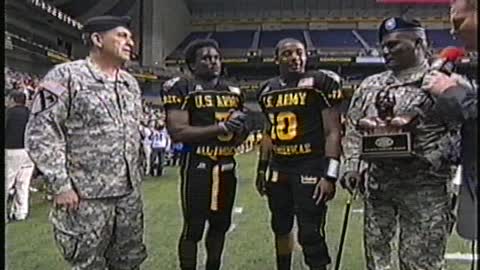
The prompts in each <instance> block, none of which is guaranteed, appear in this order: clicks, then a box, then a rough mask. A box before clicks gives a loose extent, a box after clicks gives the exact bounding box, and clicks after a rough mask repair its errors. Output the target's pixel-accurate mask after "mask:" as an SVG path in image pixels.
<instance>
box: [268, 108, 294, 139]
mask: <svg viewBox="0 0 480 270" xmlns="http://www.w3.org/2000/svg"><path fill="white" fill-rule="evenodd" d="M268 118H269V120H270V123H271V124H272V126H271V129H270V137H271V138H272V140H277V139H278V140H281V141H288V140H293V139H294V138H295V137H296V136H297V126H298V122H297V116H296V115H295V114H294V113H292V112H280V113H269V114H268Z"/></svg>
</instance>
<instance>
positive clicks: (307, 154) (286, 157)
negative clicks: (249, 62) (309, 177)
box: [257, 71, 343, 174]
mask: <svg viewBox="0 0 480 270" xmlns="http://www.w3.org/2000/svg"><path fill="white" fill-rule="evenodd" d="M257 98H258V102H259V103H260V107H261V108H262V111H263V113H264V114H265V116H266V118H267V119H268V122H269V125H268V126H269V130H267V132H268V135H269V136H270V137H271V139H272V143H273V155H272V159H271V161H270V167H271V168H272V169H275V170H278V171H285V172H294V173H305V174H316V173H320V172H322V171H323V169H322V168H323V167H322V166H323V164H324V161H325V157H324V153H325V136H324V128H323V120H322V113H321V112H322V110H324V109H326V108H330V107H332V106H335V105H337V104H339V103H340V102H341V100H342V98H343V95H342V92H341V79H340V77H339V76H338V75H337V74H336V73H334V72H332V71H317V72H307V73H305V74H304V75H302V76H301V77H300V78H299V79H298V80H295V81H291V82H284V81H282V79H281V78H280V77H276V78H273V79H270V80H268V81H266V82H264V83H263V84H262V85H261V88H260V91H259V93H258V96H257Z"/></svg>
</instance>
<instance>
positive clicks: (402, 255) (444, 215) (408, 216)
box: [364, 184, 453, 270]
mask: <svg viewBox="0 0 480 270" xmlns="http://www.w3.org/2000/svg"><path fill="white" fill-rule="evenodd" d="M367 194H368V195H367V196H366V199H365V215H364V218H365V220H364V246H365V257H366V262H367V269H368V270H387V269H392V270H393V269H397V267H393V265H392V264H393V261H392V257H391V255H392V240H394V237H395V235H396V233H397V230H398V231H399V241H398V259H399V262H400V268H399V269H400V270H440V269H442V267H443V266H444V255H445V250H446V245H447V238H448V236H449V230H450V229H451V226H452V225H453V224H452V223H453V217H452V216H451V200H450V195H449V194H448V192H447V189H446V186H442V185H438V186H430V187H415V188H412V187H411V186H410V187H409V186H408V185H403V186H402V187H396V186H385V185H384V186H382V184H377V185H376V189H373V190H372V189H371V188H369V190H368V192H367Z"/></svg>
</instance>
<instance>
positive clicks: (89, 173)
mask: <svg viewBox="0 0 480 270" xmlns="http://www.w3.org/2000/svg"><path fill="white" fill-rule="evenodd" d="M129 21H130V20H129V18H125V17H122V18H119V17H111V16H103V17H95V18H91V19H90V20H88V21H87V22H86V24H85V25H84V31H85V35H84V37H86V42H87V45H89V46H90V48H91V49H90V55H89V57H87V58H86V59H83V60H78V61H74V62H70V63H65V64H61V65H57V66H55V67H54V68H53V69H52V70H51V71H50V72H48V74H47V75H46V76H45V78H43V80H42V82H41V84H40V86H39V89H38V93H37V94H36V96H35V99H34V103H33V107H32V115H31V117H30V119H29V123H28V126H27V130H26V136H25V137H26V138H27V139H26V144H27V148H28V152H29V154H30V156H31V157H32V159H33V161H34V162H35V164H36V165H37V166H38V169H39V170H40V171H41V172H42V173H43V174H44V175H45V177H46V179H47V181H48V183H49V186H50V189H51V190H52V191H53V193H54V194H55V196H54V205H53V208H52V210H51V212H50V221H51V222H52V223H53V231H54V237H55V240H56V243H57V244H58V246H59V249H60V251H61V252H62V255H63V257H64V258H65V260H66V261H68V263H69V264H70V265H71V266H72V269H111V270H112V269H139V266H140V264H141V263H142V262H143V261H144V260H145V258H146V257H147V253H146V248H145V245H144V244H143V202H142V197H141V194H140V183H141V176H140V167H139V164H138V163H139V150H140V132H139V124H140V119H139V118H140V116H141V115H142V104H141V98H140V96H141V92H140V88H139V85H138V83H137V81H136V80H135V78H134V77H133V76H131V75H130V74H128V73H127V72H126V71H124V70H122V69H121V66H122V65H123V63H124V62H125V61H127V60H129V59H130V55H131V53H132V49H133V46H134V43H133V40H132V34H131V32H130V31H129V30H128V24H129Z"/></svg>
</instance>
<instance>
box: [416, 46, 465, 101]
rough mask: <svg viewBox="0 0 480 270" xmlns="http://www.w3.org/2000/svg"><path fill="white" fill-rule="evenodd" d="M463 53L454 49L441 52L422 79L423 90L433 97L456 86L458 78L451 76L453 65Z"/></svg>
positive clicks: (448, 48) (461, 50) (450, 48)
mask: <svg viewBox="0 0 480 270" xmlns="http://www.w3.org/2000/svg"><path fill="white" fill-rule="evenodd" d="M463 56H465V51H464V50H463V49H459V48H455V47H447V48H445V49H443V50H442V52H441V53H440V57H439V58H438V59H436V60H435V61H433V63H432V65H431V67H430V68H431V70H432V72H430V73H429V74H427V75H426V76H425V78H424V86H423V88H424V89H425V90H427V91H428V92H430V93H431V94H433V95H437V96H438V95H441V94H442V93H443V92H445V90H447V89H449V88H451V87H454V86H457V85H458V76H457V75H455V74H452V72H453V69H454V67H455V63H456V62H458V60H460V59H461V58H462V57H463Z"/></svg>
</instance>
